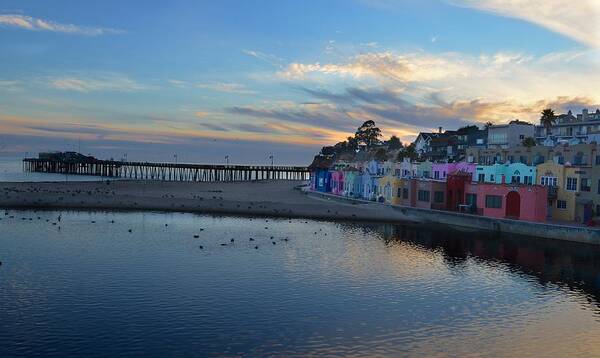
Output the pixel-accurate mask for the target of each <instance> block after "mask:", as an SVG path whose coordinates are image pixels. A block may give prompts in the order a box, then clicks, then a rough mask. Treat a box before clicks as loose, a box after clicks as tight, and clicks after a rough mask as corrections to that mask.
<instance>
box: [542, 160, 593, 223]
mask: <svg viewBox="0 0 600 358" xmlns="http://www.w3.org/2000/svg"><path fill="white" fill-rule="evenodd" d="M537 170H538V176H539V178H538V183H539V184H540V185H543V186H547V187H548V188H549V192H550V194H549V196H548V208H549V216H550V217H551V218H552V219H553V220H559V221H575V222H579V223H587V222H589V221H590V219H592V217H593V214H594V213H593V211H594V205H595V203H596V202H597V201H595V200H594V199H595V198H597V194H595V193H594V192H592V185H593V183H592V177H593V175H592V174H593V169H592V168H591V167H581V166H571V165H563V164H558V163H556V162H554V161H548V162H546V163H544V164H540V165H538V167H537ZM597 180H598V179H596V181H597ZM598 185H600V183H599V184H598ZM596 190H598V189H596ZM596 200H597V199H596Z"/></svg>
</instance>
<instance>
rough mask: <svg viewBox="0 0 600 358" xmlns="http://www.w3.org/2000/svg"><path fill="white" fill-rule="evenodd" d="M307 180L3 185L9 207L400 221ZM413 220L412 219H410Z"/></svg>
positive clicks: (1, 201) (1, 202) (0, 190)
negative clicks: (324, 193)
mask: <svg viewBox="0 0 600 358" xmlns="http://www.w3.org/2000/svg"><path fill="white" fill-rule="evenodd" d="M304 184H305V182H301V181H283V180H280V181H251V182H209V183H207V182H161V181H110V182H106V181H105V182H35V183H0V206H1V207H5V208H40V209H57V208H63V209H100V210H155V211H181V212H198V213H222V214H237V215H260V216H282V217H305V218H314V219H328V220H373V221H398V216H397V214H396V215H395V216H394V217H393V218H392V217H387V216H386V215H385V212H386V210H385V209H384V207H382V205H380V204H376V203H364V202H363V203H360V202H354V203H352V202H347V201H338V200H334V199H330V198H318V197H314V196H309V195H306V194H305V193H304V191H303V190H301V189H300V187H301V186H302V185H304ZM407 221H411V220H408V219H407Z"/></svg>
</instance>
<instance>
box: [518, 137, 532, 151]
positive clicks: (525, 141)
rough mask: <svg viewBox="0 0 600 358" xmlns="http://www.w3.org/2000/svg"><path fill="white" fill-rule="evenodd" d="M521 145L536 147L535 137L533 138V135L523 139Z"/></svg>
mask: <svg viewBox="0 0 600 358" xmlns="http://www.w3.org/2000/svg"><path fill="white" fill-rule="evenodd" d="M521 145H522V146H523V147H527V148H531V147H535V139H533V137H527V138H525V139H523V142H522V143H521Z"/></svg>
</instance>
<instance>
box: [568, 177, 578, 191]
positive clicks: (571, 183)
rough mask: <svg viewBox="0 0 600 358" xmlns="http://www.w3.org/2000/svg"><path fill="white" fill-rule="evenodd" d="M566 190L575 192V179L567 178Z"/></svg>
mask: <svg viewBox="0 0 600 358" xmlns="http://www.w3.org/2000/svg"><path fill="white" fill-rule="evenodd" d="M566 189H567V190H569V191H577V178H567V188H566Z"/></svg>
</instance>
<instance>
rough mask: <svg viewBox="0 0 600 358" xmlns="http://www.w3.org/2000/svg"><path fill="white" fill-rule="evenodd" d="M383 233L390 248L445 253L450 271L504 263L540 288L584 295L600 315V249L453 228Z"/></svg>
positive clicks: (386, 230)
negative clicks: (471, 263)
mask: <svg viewBox="0 0 600 358" xmlns="http://www.w3.org/2000/svg"><path fill="white" fill-rule="evenodd" d="M379 231H380V232H381V233H382V237H383V240H384V241H385V243H386V245H389V246H392V245H394V244H397V243H398V242H408V243H412V244H414V245H418V246H419V247H423V248H426V249H428V250H432V251H440V252H442V253H443V257H444V260H445V262H446V263H447V265H448V266H451V267H458V266H462V265H464V264H465V263H466V262H467V261H468V260H470V259H477V260H483V261H484V262H485V261H487V262H501V263H504V264H506V265H507V267H509V268H510V269H511V270H515V271H517V272H518V273H525V274H528V275H531V276H532V277H534V278H535V279H536V281H537V282H538V283H539V284H541V285H547V284H548V283H552V284H556V285H558V286H560V287H563V288H568V289H569V290H573V291H576V292H578V293H584V294H586V295H588V297H589V299H590V301H591V302H593V303H594V304H595V305H596V306H597V307H598V308H599V310H600V247H596V246H591V245H585V244H579V243H571V242H561V241H557V240H543V239H535V238H530V237H524V236H517V235H506V234H502V235H499V234H495V233H485V232H462V231H457V230H452V229H447V230H431V229H428V230H423V229H420V228H418V227H407V226H391V225H385V226H380V227H379Z"/></svg>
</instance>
